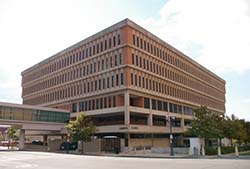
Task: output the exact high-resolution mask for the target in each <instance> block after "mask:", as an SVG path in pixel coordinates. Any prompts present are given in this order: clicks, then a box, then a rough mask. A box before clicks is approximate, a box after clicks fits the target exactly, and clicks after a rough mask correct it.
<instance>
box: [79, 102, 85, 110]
mask: <svg viewBox="0 0 250 169" xmlns="http://www.w3.org/2000/svg"><path fill="white" fill-rule="evenodd" d="M81 111H84V102H79V112H81Z"/></svg>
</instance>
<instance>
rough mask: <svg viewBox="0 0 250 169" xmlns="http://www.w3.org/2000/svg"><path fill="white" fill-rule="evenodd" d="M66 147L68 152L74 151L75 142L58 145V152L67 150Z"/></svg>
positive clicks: (75, 147)
mask: <svg viewBox="0 0 250 169" xmlns="http://www.w3.org/2000/svg"><path fill="white" fill-rule="evenodd" d="M67 146H68V148H69V150H76V149H77V147H78V145H77V142H63V143H62V144H61V145H60V150H67Z"/></svg>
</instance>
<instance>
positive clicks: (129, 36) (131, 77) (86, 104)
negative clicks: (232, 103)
mask: <svg viewBox="0 0 250 169" xmlns="http://www.w3.org/2000/svg"><path fill="white" fill-rule="evenodd" d="M22 89H23V90H22V98H23V103H24V104H30V105H40V106H46V107H52V108H60V109H66V110H68V111H71V112H73V114H72V118H75V117H76V115H77V113H78V112H81V111H84V112H86V114H87V115H89V116H92V117H93V120H94V122H95V124H96V125H97V133H96V134H97V136H98V137H100V138H101V137H103V136H105V135H117V136H119V137H121V138H124V139H125V146H128V147H130V146H139V145H140V146H152V147H155V146H154V144H153V143H152V142H150V139H151V138H152V137H153V138H161V139H162V140H166V141H159V143H157V144H156V143H155V144H156V145H157V146H160V145H161V146H166V145H167V144H168V142H169V140H168V137H169V127H168V122H167V120H166V117H169V116H175V120H174V121H173V132H174V133H175V134H176V135H177V136H180V135H181V134H182V133H183V132H184V131H185V130H186V129H187V128H188V127H189V125H190V120H191V119H192V118H193V112H192V108H195V107H198V106H200V105H205V106H207V107H208V108H209V109H210V110H212V111H214V112H218V113H224V112H225V81H224V80H223V79H221V78H220V77H218V76H217V75H215V74H214V73H212V72H211V71H209V70H207V69H206V68H204V67H203V66H201V65H200V64H198V63H197V62H195V61H194V60H192V59H191V58H189V57H187V56H186V55H184V54H183V53H181V52H180V51H178V50H177V49H175V48H174V47H172V46H170V45H169V44H167V43H166V42H164V41H163V40H161V39H159V38H158V37H156V36H155V35H153V34H151V33H150V32H148V31H147V30H145V29H144V28H142V27H140V26H139V25H137V24H136V23H134V22H132V21H131V20H129V19H125V20H123V21H121V22H119V23H117V24H115V25H113V26H111V27H109V28H107V29H105V30H103V31H101V32H99V33H97V34H95V35H93V36H91V37H89V38H87V39H85V40H83V41H81V42H79V43H77V44H75V45H73V46H71V47H69V48H67V49H65V50H63V51H61V52H59V53H57V54H55V55H54V56H52V57H50V58H48V59H46V60H44V61H42V62H40V63H38V64H36V65H34V66H32V67H31V68H29V69H27V70H25V71H23V72H22ZM166 126H167V127H166ZM149 143H150V144H149Z"/></svg>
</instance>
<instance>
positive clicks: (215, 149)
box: [205, 146, 250, 155]
mask: <svg viewBox="0 0 250 169" xmlns="http://www.w3.org/2000/svg"><path fill="white" fill-rule="evenodd" d="M238 149H239V152H242V151H248V150H250V146H240V147H239V148H238ZM234 152H235V147H234V146H232V147H221V154H230V153H234ZM205 154H206V155H217V154H218V147H205Z"/></svg>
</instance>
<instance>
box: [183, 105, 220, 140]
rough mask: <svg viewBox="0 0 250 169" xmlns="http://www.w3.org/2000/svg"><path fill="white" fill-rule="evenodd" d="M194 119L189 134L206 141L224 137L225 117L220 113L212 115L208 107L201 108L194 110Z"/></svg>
mask: <svg viewBox="0 0 250 169" xmlns="http://www.w3.org/2000/svg"><path fill="white" fill-rule="evenodd" d="M194 116H195V117H194V119H193V120H192V121H191V128H189V129H188V131H187V134H188V135H192V136H196V137H201V138H205V139H209V138H220V137H222V135H223V133H222V126H221V124H219V123H220V122H222V119H223V116H220V114H218V113H212V112H211V111H209V110H208V109H207V107H206V106H200V107H199V108H196V109H194Z"/></svg>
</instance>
